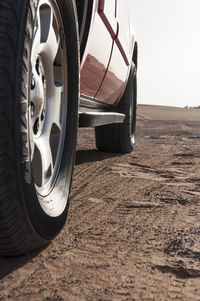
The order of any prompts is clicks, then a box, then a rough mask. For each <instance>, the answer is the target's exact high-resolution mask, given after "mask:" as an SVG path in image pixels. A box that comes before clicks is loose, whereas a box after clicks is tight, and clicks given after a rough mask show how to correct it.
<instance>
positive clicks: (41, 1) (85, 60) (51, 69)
mask: <svg viewBox="0 0 200 301" xmlns="http://www.w3.org/2000/svg"><path fill="white" fill-rule="evenodd" d="M130 2H131V0H107V1H105V0H76V1H75V0H2V1H1V2H0V254H1V255H6V256H13V255H19V254H25V253H28V252H30V251H32V250H34V249H37V248H40V247H42V246H45V245H47V244H48V243H49V242H50V241H51V240H52V239H53V238H54V237H55V236H56V235H57V234H58V233H59V232H60V231H61V229H62V228H63V226H64V224H65V221H66V217H67V211H68V206H69V195H70V186H71V181H72V174H73V167H74V162H75V154H76V140H77V128H78V126H79V127H94V128H95V137H96V146H97V149H98V150H99V151H106V152H116V153H120V152H122V153H129V152H131V151H132V150H133V149H134V145H135V127H136V105H137V75H136V73H137V57H138V46H137V41H136V38H135V32H134V29H133V25H132V18H131V13H130V12H131V7H130Z"/></svg>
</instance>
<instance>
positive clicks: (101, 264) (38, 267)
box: [0, 106, 200, 301]
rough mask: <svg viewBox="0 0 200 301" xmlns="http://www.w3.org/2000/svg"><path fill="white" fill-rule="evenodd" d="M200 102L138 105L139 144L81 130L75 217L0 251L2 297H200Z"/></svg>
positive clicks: (71, 211) (71, 213)
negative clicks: (14, 249) (118, 143)
mask: <svg viewBox="0 0 200 301" xmlns="http://www.w3.org/2000/svg"><path fill="white" fill-rule="evenodd" d="M199 202H200V110H187V109H175V108H174V109H173V108H165V107H153V106H139V107H138V122H137V148H136V150H135V151H134V152H133V153H132V154H128V155H113V154H110V153H100V152H97V151H96V150H95V144H94V132H93V130H92V129H86V130H84V129H81V130H80V131H79V138H78V146H77V160H76V167H75V172H74V180H73V187H72V194H71V202H70V207H69V216H68V221H67V224H66V226H65V228H64V229H63V231H62V232H61V233H60V235H59V236H58V237H57V238H56V239H55V240H54V241H53V242H52V244H51V245H49V246H48V247H47V248H46V249H45V250H43V251H40V252H37V253H33V254H30V255H29V256H25V257H18V258H2V257H0V279H1V280H0V300H156V301H157V300H163V301H166V300H200V205H199Z"/></svg>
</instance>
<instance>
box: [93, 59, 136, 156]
mask: <svg viewBox="0 0 200 301" xmlns="http://www.w3.org/2000/svg"><path fill="white" fill-rule="evenodd" d="M136 107H137V75H136V66H135V65H134V64H133V63H132V66H131V70H130V74H129V79H128V82H127V86H126V89H125V92H124V95H123V97H122V98H121V100H120V103H119V106H118V107H117V108H116V111H117V112H118V113H122V114H125V116H126V117H125V120H124V123H122V124H121V123H119V124H108V125H103V126H98V127H96V128H95V137H96V147H97V149H98V150H100V151H104V152H114V153H130V152H131V151H132V150H133V149H134V146H135V129H136Z"/></svg>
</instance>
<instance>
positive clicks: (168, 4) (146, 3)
mask: <svg viewBox="0 0 200 301" xmlns="http://www.w3.org/2000/svg"><path fill="white" fill-rule="evenodd" d="M130 1H131V3H132V15H133V19H134V26H135V29H136V35H137V40H138V44H139V69H138V101H139V103H148V104H150V103H151V104H161V105H172V106H182V107H183V106H186V105H189V106H197V105H200V0H130Z"/></svg>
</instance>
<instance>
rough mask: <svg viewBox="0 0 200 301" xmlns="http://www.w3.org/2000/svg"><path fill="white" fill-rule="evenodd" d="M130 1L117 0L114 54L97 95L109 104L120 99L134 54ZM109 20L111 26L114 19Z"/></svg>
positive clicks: (96, 96)
mask: <svg viewBox="0 0 200 301" xmlns="http://www.w3.org/2000/svg"><path fill="white" fill-rule="evenodd" d="M129 3H130V0H116V10H115V22H116V24H117V34H116V36H114V37H113V46H112V55H111V59H110V62H109V66H108V70H107V73H106V76H105V78H104V81H103V82H102V85H101V87H100V88H99V90H98V92H97V94H96V95H95V98H96V99H98V100H100V101H103V102H106V103H108V104H114V103H117V101H118V100H119V99H120V97H121V96H122V94H123V92H124V89H125V87H126V82H127V78H128V74H129V69H130V64H131V56H132V46H131V45H130V44H132V40H131V36H130V17H129ZM103 14H104V12H103ZM109 20H110V21H112V23H111V24H110V27H111V25H112V24H114V21H113V20H111V19H109ZM108 28H109V27H108Z"/></svg>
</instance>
